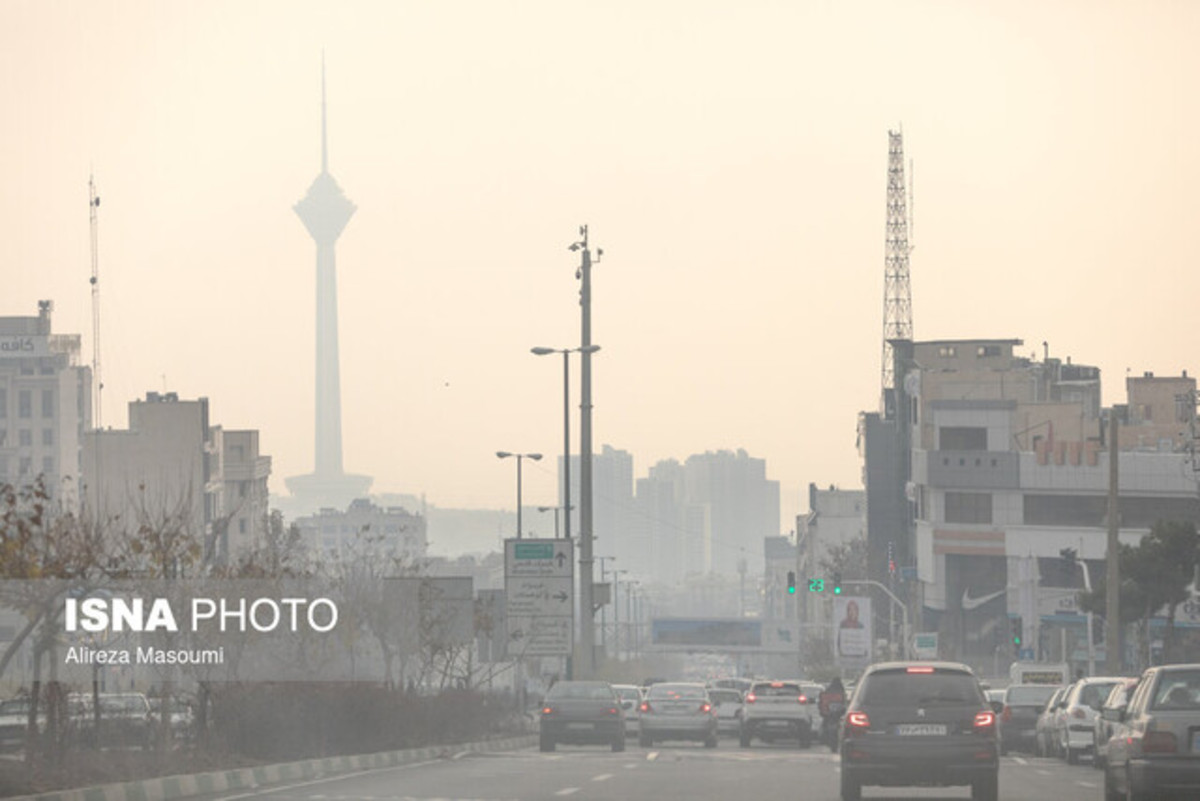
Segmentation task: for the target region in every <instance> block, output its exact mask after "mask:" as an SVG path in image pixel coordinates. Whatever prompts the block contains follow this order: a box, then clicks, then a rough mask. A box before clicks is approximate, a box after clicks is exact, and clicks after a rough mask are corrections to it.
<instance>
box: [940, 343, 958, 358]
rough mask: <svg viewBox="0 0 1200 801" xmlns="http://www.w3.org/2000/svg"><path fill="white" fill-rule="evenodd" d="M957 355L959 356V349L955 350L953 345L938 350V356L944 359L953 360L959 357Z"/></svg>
mask: <svg viewBox="0 0 1200 801" xmlns="http://www.w3.org/2000/svg"><path fill="white" fill-rule="evenodd" d="M957 355H958V349H957V348H955V347H954V346H953V345H944V346H942V347H940V348H938V356H941V357H943V358H947V359H949V358H953V357H954V356H957Z"/></svg>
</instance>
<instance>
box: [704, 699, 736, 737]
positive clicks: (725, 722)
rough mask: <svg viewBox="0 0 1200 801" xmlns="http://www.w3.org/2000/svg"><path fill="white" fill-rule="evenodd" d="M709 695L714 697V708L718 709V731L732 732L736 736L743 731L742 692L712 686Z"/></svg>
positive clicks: (719, 732)
mask: <svg viewBox="0 0 1200 801" xmlns="http://www.w3.org/2000/svg"><path fill="white" fill-rule="evenodd" d="M708 697H709V698H710V699H712V705H713V708H714V709H716V710H717V733H718V734H732V735H734V736H735V737H737V736H739V735H741V733H742V694H741V693H740V692H738V691H737V690H734V689H725V688H720V687H710V688H709V690H708Z"/></svg>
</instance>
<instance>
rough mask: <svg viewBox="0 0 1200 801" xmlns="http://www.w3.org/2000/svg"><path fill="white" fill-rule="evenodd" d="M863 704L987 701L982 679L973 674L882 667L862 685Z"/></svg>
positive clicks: (928, 703)
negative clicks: (882, 668) (982, 687)
mask: <svg viewBox="0 0 1200 801" xmlns="http://www.w3.org/2000/svg"><path fill="white" fill-rule="evenodd" d="M859 703H861V704H864V705H865V704H870V705H875V704H877V705H879V706H904V705H907V704H922V705H932V704H981V705H982V704H983V703H984V700H983V692H982V691H981V690H980V689H979V682H977V681H976V680H975V677H974V676H972V675H970V674H969V673H963V672H961V671H957V670H941V669H937V670H934V671H932V672H929V673H913V672H909V671H907V670H881V671H878V672H876V673H872V674H870V675H869V676H868V677H867V678H866V679H865V682H864V686H863V688H862V698H861V700H860V702H859Z"/></svg>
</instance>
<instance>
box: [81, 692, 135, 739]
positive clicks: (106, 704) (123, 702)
mask: <svg viewBox="0 0 1200 801" xmlns="http://www.w3.org/2000/svg"><path fill="white" fill-rule="evenodd" d="M99 702H100V716H99V717H100V731H99V734H97V732H96V713H95V707H94V706H93V704H92V697H91V696H90V695H88V694H86V693H81V694H79V695H73V696H72V697H71V699H69V704H73V705H74V710H73V711H72V712H71V720H72V722H73V723H77V724H78V727H79V736H80V737H81V738H82V740H83V741H84V742H86V743H89V744H93V745H94V744H98V745H99V746H100V747H101V748H109V747H114V746H136V747H138V748H149V747H150V746H151V744H152V743H153V731H154V722H153V719H152V718H151V715H150V701H149V700H148V699H147V698H146V696H145V695H144V694H142V693H100V696H99Z"/></svg>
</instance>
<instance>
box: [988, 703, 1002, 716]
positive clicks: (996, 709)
mask: <svg viewBox="0 0 1200 801" xmlns="http://www.w3.org/2000/svg"><path fill="white" fill-rule="evenodd" d="M988 704H989V705H990V706H991V707H992V711H993V712H995V713H996V714H997V715H999V714H1000V713H1001V712H1003V711H1004V702H1003V701H989V702H988Z"/></svg>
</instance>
